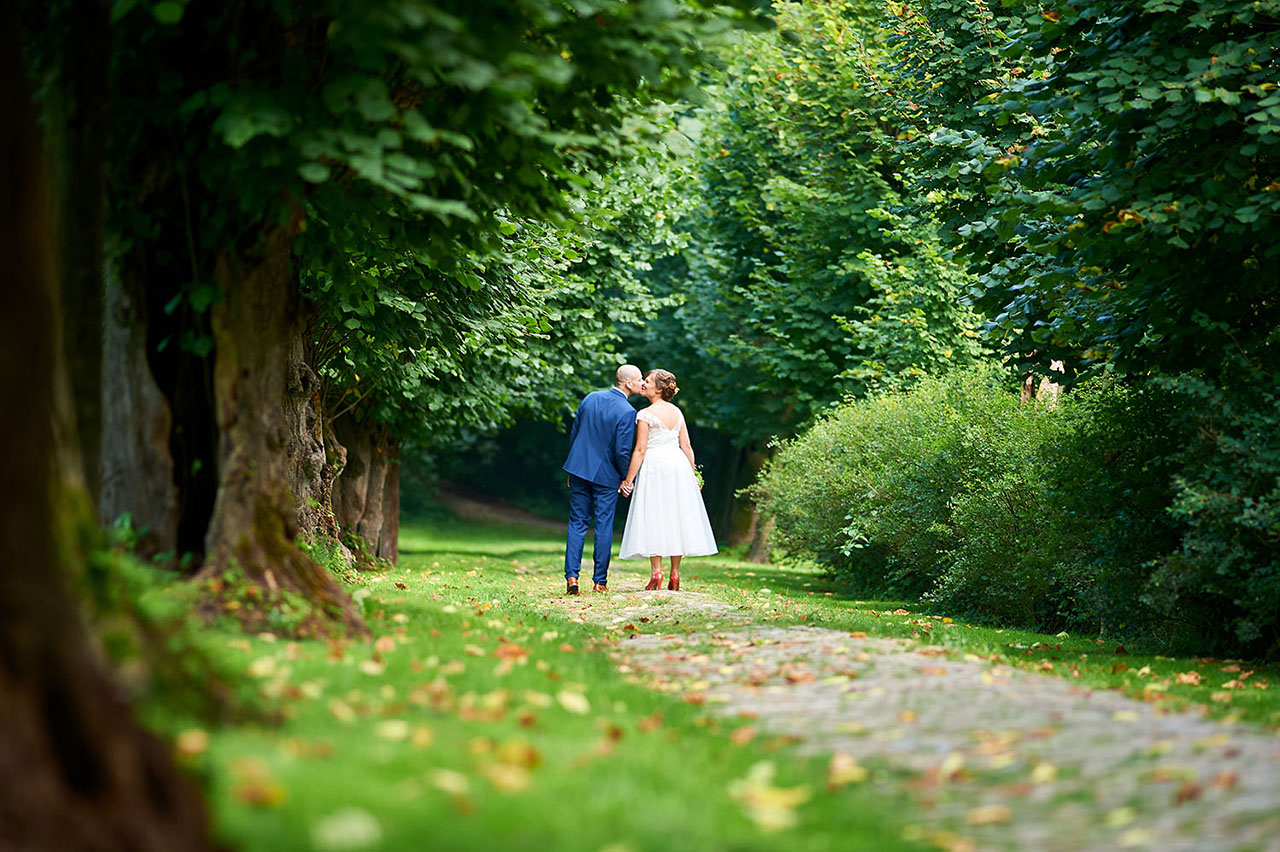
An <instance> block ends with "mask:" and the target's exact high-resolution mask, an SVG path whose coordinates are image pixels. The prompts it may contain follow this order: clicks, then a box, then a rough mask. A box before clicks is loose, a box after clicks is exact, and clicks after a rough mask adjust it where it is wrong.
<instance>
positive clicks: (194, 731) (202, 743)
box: [173, 728, 209, 760]
mask: <svg viewBox="0 0 1280 852" xmlns="http://www.w3.org/2000/svg"><path fill="white" fill-rule="evenodd" d="M208 748H209V734H208V733H206V732H205V731H202V730H200V729H199V728H188V729H187V730H185V731H183V732H182V733H180V734H178V737H177V739H175V740H174V741H173V750H174V751H175V752H177V753H178V757H180V758H183V759H185V760H190V759H192V758H194V757H198V756H199V755H202V754H204V753H205V750H206V749H208Z"/></svg>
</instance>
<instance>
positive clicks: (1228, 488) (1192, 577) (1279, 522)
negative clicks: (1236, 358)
mask: <svg viewBox="0 0 1280 852" xmlns="http://www.w3.org/2000/svg"><path fill="white" fill-rule="evenodd" d="M1265 378H1266V380H1263V378H1258V380H1257V381H1255V382H1254V386H1255V388H1256V390H1255V391H1254V392H1253V393H1251V394H1248V395H1245V394H1244V393H1240V392H1236V393H1227V392H1224V391H1223V390H1222V389H1221V388H1219V387H1216V386H1214V385H1213V384H1210V383H1208V382H1206V381H1203V380H1200V379H1193V378H1189V377H1180V378H1177V379H1172V380H1168V381H1167V382H1166V384H1167V385H1168V387H1169V388H1170V389H1171V390H1172V391H1173V392H1175V393H1177V394H1178V395H1179V397H1180V398H1182V399H1183V400H1184V401H1185V404H1184V407H1185V409H1186V411H1187V413H1186V414H1184V416H1183V420H1184V427H1183V428H1184V429H1185V430H1187V431H1188V432H1190V433H1191V434H1193V435H1194V436H1195V439H1196V440H1194V441H1193V442H1190V443H1189V444H1188V445H1187V447H1186V449H1185V450H1184V451H1183V452H1182V453H1181V455H1180V457H1179V467H1180V470H1179V473H1178V476H1177V478H1176V481H1175V489H1176V491H1175V495H1174V499H1173V502H1172V507H1171V513H1172V515H1173V516H1174V517H1176V518H1177V519H1179V520H1180V521H1181V522H1183V523H1184V524H1185V525H1186V527H1187V531H1186V534H1185V535H1184V536H1183V537H1182V540H1181V544H1180V546H1179V547H1178V549H1177V550H1176V551H1175V552H1174V553H1172V554H1171V555H1170V556H1169V557H1168V558H1167V559H1166V560H1164V562H1163V563H1162V564H1161V566H1160V567H1159V569H1158V570H1157V571H1156V573H1155V576H1154V577H1153V578H1152V582H1151V584H1150V586H1149V588H1148V589H1147V592H1146V597H1147V600H1148V601H1149V602H1150V603H1151V604H1152V605H1154V606H1158V607H1160V608H1162V609H1164V610H1166V611H1168V612H1173V613H1178V614H1179V616H1180V617H1182V618H1183V619H1185V620H1186V621H1187V622H1188V624H1190V625H1194V626H1195V628H1196V629H1199V630H1200V631H1202V633H1203V634H1204V637H1205V643H1206V650H1208V651H1210V652H1212V653H1218V654H1246V655H1251V656H1265V657H1271V658H1275V657H1280V398H1277V397H1276V395H1275V394H1274V393H1273V392H1271V390H1270V389H1271V388H1274V387H1276V379H1275V377H1265Z"/></svg>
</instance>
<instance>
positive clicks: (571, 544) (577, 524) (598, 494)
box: [564, 388, 636, 585]
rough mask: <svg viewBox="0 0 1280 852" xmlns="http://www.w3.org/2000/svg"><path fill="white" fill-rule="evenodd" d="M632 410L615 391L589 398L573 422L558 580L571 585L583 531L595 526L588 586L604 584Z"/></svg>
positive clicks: (631, 435)
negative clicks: (566, 527)
mask: <svg viewBox="0 0 1280 852" xmlns="http://www.w3.org/2000/svg"><path fill="white" fill-rule="evenodd" d="M635 434H636V410H635V409H634V408H632V407H631V403H629V402H627V395H626V394H625V393H623V392H622V391H621V390H619V389H617V388H611V389H609V390H603V391H595V392H594V393H589V394H587V395H586V397H585V398H583V400H582V404H581V405H579V406H578V411H577V413H576V414H574V416H573V431H572V432H570V434H569V457H568V458H567V459H565V462H564V471H565V473H567V474H569V540H568V542H567V544H566V546H565V551H564V575H565V577H568V578H573V579H576V578H577V576H578V571H579V569H580V568H581V567H582V547H583V544H584V542H585V541H586V539H587V527H588V526H589V525H590V523H591V522H592V521H594V522H595V528H596V541H595V546H594V547H593V548H592V553H591V556H592V559H593V561H594V562H595V572H594V574H593V575H592V579H593V581H594V582H596V583H599V584H601V585H604V584H605V583H607V582H608V579H609V557H610V555H611V553H612V550H613V514H614V510H615V509H616V508H617V506H618V486H619V485H621V484H622V480H623V479H625V478H626V475H627V468H628V467H630V465H631V448H632V447H633V446H634V444H635Z"/></svg>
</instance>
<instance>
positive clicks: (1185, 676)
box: [1173, 672, 1204, 686]
mask: <svg viewBox="0 0 1280 852" xmlns="http://www.w3.org/2000/svg"><path fill="white" fill-rule="evenodd" d="M1173 679H1174V680H1175V681H1177V682H1178V683H1180V684H1182V685H1183V686H1199V685H1200V681H1202V680H1204V678H1203V677H1201V675H1200V672H1179V673H1178V674H1175V675H1174V676H1173Z"/></svg>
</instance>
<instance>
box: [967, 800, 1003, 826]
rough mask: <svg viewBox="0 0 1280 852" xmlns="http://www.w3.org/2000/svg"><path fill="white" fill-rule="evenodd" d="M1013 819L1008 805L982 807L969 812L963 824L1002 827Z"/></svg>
mask: <svg viewBox="0 0 1280 852" xmlns="http://www.w3.org/2000/svg"><path fill="white" fill-rule="evenodd" d="M1011 819H1013V811H1011V810H1010V809H1009V806H1008V805H982V806H981V807H977V808H974V809H973V810H971V811H969V815H968V816H967V817H965V822H967V823H968V824H969V825H1003V824H1005V823H1006V822H1008V821H1009V820H1011Z"/></svg>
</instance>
